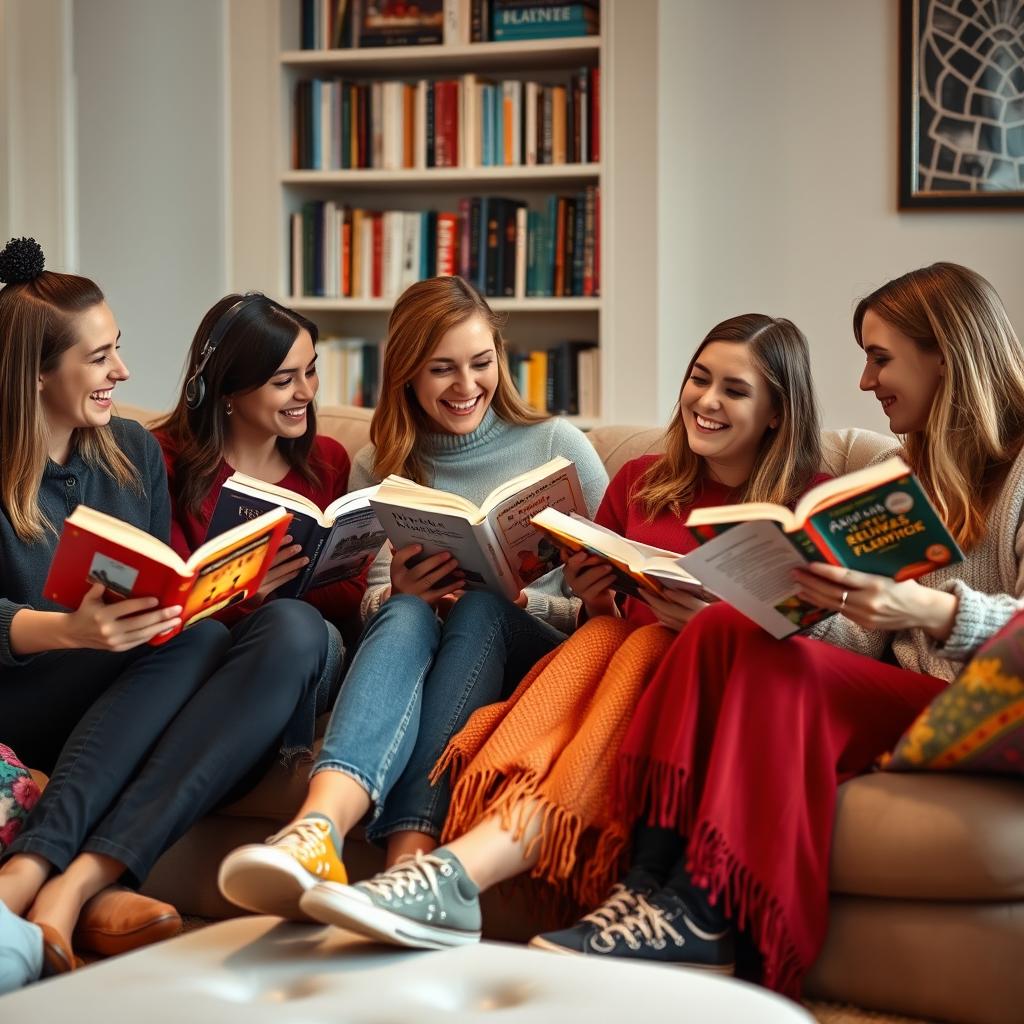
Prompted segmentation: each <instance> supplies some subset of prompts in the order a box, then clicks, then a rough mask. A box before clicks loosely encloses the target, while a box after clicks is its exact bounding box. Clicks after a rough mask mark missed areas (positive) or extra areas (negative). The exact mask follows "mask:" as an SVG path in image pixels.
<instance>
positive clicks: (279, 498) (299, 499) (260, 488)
mask: <svg viewBox="0 0 1024 1024" xmlns="http://www.w3.org/2000/svg"><path fill="white" fill-rule="evenodd" d="M245 498H256V499H258V500H260V501H261V502H263V503H264V504H265V503H267V502H269V503H270V504H271V505H281V506H282V507H283V508H286V509H288V510H289V511H295V512H302V513H304V514H305V515H311V516H313V517H315V518H316V519H317V520H318V521H320V520H321V511H320V509H319V508H318V507H317V505H316V504H315V503H314V502H312V501H310V500H309V498H307V497H306V496H305V495H303V494H296V492H295V491H292V490H289V489H288V488H287V487H279V486H278V485H277V484H268V483H267V482H266V481H264V480H257V479H256V477H254V476H247V475H246V474H245V473H239V472H237V471H236V472H234V473H232V474H231V476H229V477H228V478H227V480H225V481H224V484H223V485H222V487H221V489H220V494H219V495H218V496H217V507H216V508H215V509H214V512H213V515H212V516H211V517H210V521H211V523H212V522H213V521H214V520H216V519H217V518H218V515H217V513H218V512H219V511H220V504H221V502H222V501H223V502H225V503H227V504H230V503H232V502H233V501H238V503H239V504H240V505H244V504H245ZM260 511H263V509H262V508H261V509H260ZM237 518H239V519H241V518H246V517H244V516H241V515H239V516H238V517H237ZM248 518H252V517H251V516H250V517H248ZM217 532H218V533H220V532H222V531H220V530H218V531H217ZM207 536H215V534H211V533H209V532H208V533H207Z"/></svg>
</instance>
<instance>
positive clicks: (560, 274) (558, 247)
mask: <svg viewBox="0 0 1024 1024" xmlns="http://www.w3.org/2000/svg"><path fill="white" fill-rule="evenodd" d="M566 213H567V203H566V200H565V197H564V196H559V197H558V216H557V219H556V222H555V287H554V289H553V290H554V293H555V296H556V297H559V296H563V295H565V294H566V290H565V236H566V230H565V218H566Z"/></svg>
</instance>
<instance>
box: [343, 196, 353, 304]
mask: <svg viewBox="0 0 1024 1024" xmlns="http://www.w3.org/2000/svg"><path fill="white" fill-rule="evenodd" d="M341 294H342V295H343V296H344V297H345V298H348V297H349V296H350V295H351V294H352V210H351V208H350V207H348V206H346V207H345V210H344V213H343V214H342V222H341Z"/></svg>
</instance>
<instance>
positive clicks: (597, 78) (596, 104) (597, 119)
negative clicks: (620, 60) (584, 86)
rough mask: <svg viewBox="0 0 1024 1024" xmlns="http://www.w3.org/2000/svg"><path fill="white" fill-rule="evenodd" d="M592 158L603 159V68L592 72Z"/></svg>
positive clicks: (595, 159) (594, 159) (594, 69)
mask: <svg viewBox="0 0 1024 1024" xmlns="http://www.w3.org/2000/svg"><path fill="white" fill-rule="evenodd" d="M590 159H591V160H593V161H594V162H595V163H596V162H597V161H598V160H600V159H601V69H600V68H593V69H591V72H590Z"/></svg>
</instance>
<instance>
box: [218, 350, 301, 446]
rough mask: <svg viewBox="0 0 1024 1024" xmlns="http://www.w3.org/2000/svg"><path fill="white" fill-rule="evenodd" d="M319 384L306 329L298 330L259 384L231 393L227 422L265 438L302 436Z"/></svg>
mask: <svg viewBox="0 0 1024 1024" xmlns="http://www.w3.org/2000/svg"><path fill="white" fill-rule="evenodd" d="M319 387H320V380H319V378H318V377H317V374H316V349H315V348H314V346H313V339H312V338H311V337H310V336H309V331H306V330H300V331H299V333H298V334H297V335H296V337H295V342H294V344H293V345H292V347H291V348H290V349H289V351H288V355H287V356H285V358H284V361H283V362H282V363H281V365H280V366H279V367H278V368H277V372H276V373H275V374H274V375H273V376H272V377H271V378H270V380H268V381H267V382H266V384H264V385H263V386H262V387H258V388H256V389H255V390H254V391H248V392H246V393H245V394H240V395H232V396H231V397H230V399H229V401H230V402H231V410H232V415H231V418H230V420H229V421H228V422H229V423H230V424H231V425H232V426H234V424H236V423H237V424H238V425H239V426H240V427H244V428H246V429H247V431H248V432H250V433H252V434H262V435H265V436H267V437H271V436H275V437H284V438H297V437H302V435H303V434H305V432H306V427H307V416H306V413H307V410H308V408H309V405H310V403H311V402H312V401H313V399H314V397H315V396H316V392H317V389H318V388H319Z"/></svg>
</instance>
